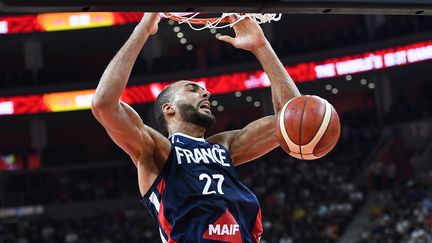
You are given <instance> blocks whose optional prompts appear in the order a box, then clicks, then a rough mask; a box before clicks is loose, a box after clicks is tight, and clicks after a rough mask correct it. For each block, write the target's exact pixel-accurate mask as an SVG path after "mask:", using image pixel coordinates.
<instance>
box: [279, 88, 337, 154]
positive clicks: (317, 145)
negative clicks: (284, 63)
mask: <svg viewBox="0 0 432 243" xmlns="http://www.w3.org/2000/svg"><path fill="white" fill-rule="evenodd" d="M339 135H340V122H339V116H338V114H337V112H336V110H335V109H334V107H333V106H332V105H331V104H330V103H329V102H328V101H327V100H325V99H323V98H321V97H318V96H315V95H302V96H299V97H296V98H293V99H291V100H289V101H288V102H287V103H286V104H285V105H284V106H283V107H282V109H281V111H280V112H279V113H278V114H277V119H276V137H277V139H278V141H279V144H280V145H281V147H282V149H283V150H285V152H287V153H288V154H289V155H291V156H293V157H295V158H297V159H302V160H314V159H318V158H321V157H323V156H324V155H326V154H328V153H329V152H330V151H331V150H332V149H333V148H334V147H335V145H336V143H337V141H338V140H339Z"/></svg>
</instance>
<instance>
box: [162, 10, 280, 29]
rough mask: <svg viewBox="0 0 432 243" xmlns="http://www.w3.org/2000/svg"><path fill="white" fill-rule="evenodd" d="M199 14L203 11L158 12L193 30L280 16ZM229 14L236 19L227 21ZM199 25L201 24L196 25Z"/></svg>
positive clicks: (263, 20) (266, 19)
mask: <svg viewBox="0 0 432 243" xmlns="http://www.w3.org/2000/svg"><path fill="white" fill-rule="evenodd" d="M200 14H203V13H200V12H197V13H160V15H161V16H162V17H164V18H169V19H172V20H175V21H177V22H179V23H180V24H183V23H187V24H188V25H189V26H190V27H191V28H192V29H193V30H204V29H222V28H227V27H230V28H232V27H233V26H234V25H235V24H237V23H238V22H240V21H242V20H243V19H245V18H250V19H253V20H255V21H256V22H257V23H258V24H264V23H270V22H271V21H279V20H280V19H281V17H282V14H280V13H279V14H277V13H242V14H240V13H223V14H222V16H220V17H215V18H200V17H198V16H199V15H200ZM231 15H234V16H235V17H236V20H235V21H234V22H232V23H230V21H229V17H230V16H231ZM199 25H201V26H200V27H197V26H199Z"/></svg>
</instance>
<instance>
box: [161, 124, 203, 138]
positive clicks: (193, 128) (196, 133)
mask: <svg viewBox="0 0 432 243" xmlns="http://www.w3.org/2000/svg"><path fill="white" fill-rule="evenodd" d="M205 131H206V129H205V128H203V127H200V126H197V125H195V124H190V123H188V124H179V125H178V126H175V127H173V129H170V131H169V136H171V135H173V134H174V133H183V134H186V135H188V136H191V137H195V138H204V133H205Z"/></svg>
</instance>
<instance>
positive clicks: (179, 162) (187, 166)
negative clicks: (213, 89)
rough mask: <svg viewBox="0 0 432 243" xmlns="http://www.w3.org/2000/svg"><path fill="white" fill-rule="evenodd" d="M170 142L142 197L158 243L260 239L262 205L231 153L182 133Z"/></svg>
mask: <svg viewBox="0 0 432 243" xmlns="http://www.w3.org/2000/svg"><path fill="white" fill-rule="evenodd" d="M170 141H171V143H172V148H171V151H170V154H169V157H168V159H167V161H166V164H165V165H164V167H163V169H162V171H161V173H160V175H159V176H158V177H157V179H156V180H155V181H154V183H153V185H152V186H151V187H150V189H149V190H148V192H147V193H146V194H145V195H144V196H143V198H142V200H141V202H142V203H143V204H145V206H146V207H147V209H148V211H149V213H150V215H151V216H152V217H153V219H154V220H155V221H156V222H157V223H158V225H159V233H160V235H161V239H162V242H179V243H180V242H191V243H192V242H194V243H196V242H204V243H215V242H233V243H234V242H235V243H240V242H259V240H260V237H261V234H262V223H261V209H260V205H259V203H258V200H257V198H256V196H255V195H254V194H253V193H252V191H250V190H249V189H248V188H247V187H246V186H245V185H243V184H242V183H241V182H240V181H239V178H238V175H237V173H236V171H235V169H234V167H233V164H232V160H231V156H230V154H229V151H228V150H227V149H226V148H224V147H223V146H221V145H218V144H210V143H208V142H206V141H205V140H204V139H200V138H194V137H191V136H188V135H185V134H181V133H176V134H174V135H173V136H171V137H170Z"/></svg>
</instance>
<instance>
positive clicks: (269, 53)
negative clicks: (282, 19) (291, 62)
mask: <svg viewBox="0 0 432 243" xmlns="http://www.w3.org/2000/svg"><path fill="white" fill-rule="evenodd" d="M231 18H236V17H235V16H232V17H231ZM232 21H235V20H234V19H232ZM233 28H234V31H235V34H236V36H235V37H234V38H233V37H230V36H221V37H220V38H219V39H220V40H222V41H225V42H228V43H230V44H231V45H233V46H234V47H236V48H240V49H244V50H247V51H250V52H252V53H253V54H254V55H255V56H256V57H257V59H258V61H259V62H260V63H261V65H262V67H263V68H264V71H265V72H266V73H267V75H268V77H269V79H270V83H271V91H272V97H273V107H274V110H275V112H278V111H279V110H280V109H281V108H282V106H283V105H284V104H285V103H286V102H287V101H288V100H290V99H291V98H294V97H296V96H300V92H299V90H298V89H297V87H296V85H295V84H294V81H293V80H292V79H291V77H290V76H289V74H288V72H287V71H286V69H285V68H284V66H283V65H282V63H281V61H280V60H279V58H278V56H277V55H276V53H275V52H274V50H273V48H272V47H271V45H270V43H269V42H268V41H267V39H266V38H265V36H264V33H263V31H262V29H261V27H260V26H259V25H258V24H257V23H256V22H255V21H254V20H252V19H250V18H245V19H243V20H242V21H240V22H238V23H237V24H235V25H234V27H233Z"/></svg>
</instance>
